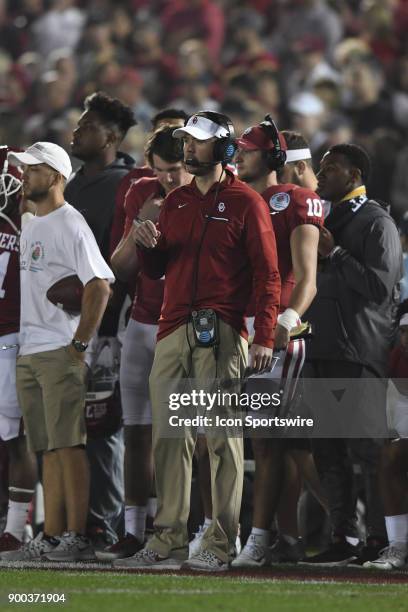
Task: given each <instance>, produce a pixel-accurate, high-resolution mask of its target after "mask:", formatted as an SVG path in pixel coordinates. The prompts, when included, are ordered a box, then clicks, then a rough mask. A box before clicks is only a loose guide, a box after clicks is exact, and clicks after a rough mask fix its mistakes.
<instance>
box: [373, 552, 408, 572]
mask: <svg viewBox="0 0 408 612" xmlns="http://www.w3.org/2000/svg"><path fill="white" fill-rule="evenodd" d="M406 557H407V551H406V550H402V549H401V548H398V547H397V546H388V547H387V548H383V549H382V550H381V551H380V556H379V557H378V559H375V561H366V562H365V563H364V565H363V567H365V568H370V569H380V570H392V569H397V568H399V567H404V565H405V559H406Z"/></svg>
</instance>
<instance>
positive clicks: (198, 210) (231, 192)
mask: <svg viewBox="0 0 408 612" xmlns="http://www.w3.org/2000/svg"><path fill="white" fill-rule="evenodd" d="M226 175H227V176H226V178H225V180H224V181H222V182H221V183H220V184H217V183H214V185H213V186H212V187H211V189H210V190H209V191H208V192H207V193H206V194H205V195H203V194H202V193H201V192H200V190H199V189H198V188H197V186H196V182H195V179H193V181H192V182H191V183H190V184H189V185H185V186H183V187H180V188H178V189H175V190H174V191H172V192H171V193H170V194H169V195H168V196H167V197H166V200H165V204H164V205H163V208H162V211H161V213H160V217H159V222H158V229H159V231H160V232H161V236H160V239H159V242H158V245H157V246H156V247H155V248H154V249H141V248H139V249H138V255H139V261H140V264H141V266H142V269H143V271H144V272H145V273H146V275H147V276H149V277H150V278H161V277H162V276H163V275H165V277H166V278H165V286H164V301H163V306H162V311H161V317H160V320H159V332H158V339H159V340H160V339H162V338H164V337H165V336H166V335H168V334H170V333H171V332H173V331H174V330H175V329H177V328H178V327H179V326H180V325H182V324H183V323H186V322H187V321H188V319H189V315H190V313H191V311H192V310H194V309H201V308H213V309H214V310H215V311H216V312H217V313H218V315H219V316H220V318H221V319H222V320H223V321H225V322H226V323H228V324H229V325H231V326H232V327H233V328H234V329H236V330H237V331H238V332H239V333H240V334H241V335H242V336H243V337H244V338H247V337H248V333H247V329H246V326H245V317H244V313H245V311H246V308H247V306H248V302H249V299H250V297H251V291H252V287H254V291H255V296H256V314H255V338H254V342H255V343H256V344H260V345H261V346H266V347H270V348H272V347H273V338H274V329H275V326H276V318H277V314H278V308H279V297H280V277H279V272H278V264H277V262H278V258H277V253H276V242H275V235H274V232H273V227H272V223H271V219H270V214H269V211H268V207H267V206H266V204H265V201H264V200H263V199H262V197H261V196H260V195H259V194H257V193H256V192H255V191H254V190H253V189H251V188H250V187H248V186H247V185H246V184H245V183H243V182H241V181H240V180H238V179H237V178H236V177H235V176H233V175H232V174H231V173H230V172H229V171H226ZM203 234H204V235H203ZM200 243H201V249H200V247H199V245H200ZM195 277H196V279H197V282H196V283H195V282H194V278H195ZM194 287H195V288H194Z"/></svg>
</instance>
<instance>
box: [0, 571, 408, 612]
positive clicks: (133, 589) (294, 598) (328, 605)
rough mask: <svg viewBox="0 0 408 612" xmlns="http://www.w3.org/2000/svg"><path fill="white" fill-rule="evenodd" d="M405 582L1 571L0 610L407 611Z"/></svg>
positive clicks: (123, 611) (162, 611)
mask: <svg viewBox="0 0 408 612" xmlns="http://www.w3.org/2000/svg"><path fill="white" fill-rule="evenodd" d="M10 592H18V593H52V592H54V593H64V594H65V596H66V598H67V603H65V605H62V604H44V603H43V604H33V603H31V604H29V603H27V604H8V603H7V602H8V594H9V593H10ZM407 595H408V590H407V586H406V585H404V584H398V585H397V584H384V585H378V584H351V583H343V584H340V583H329V584H328V583H323V584H322V583H320V584H319V583H317V582H309V583H299V582H294V581H287V580H286V581H275V580H265V579H249V578H248V579H243V578H238V577H237V578H229V577H228V578H227V577H225V578H222V577H220V578H213V577H207V576H197V577H195V576H163V575H140V574H127V575H126V574H114V573H109V574H98V573H94V572H92V573H80V572H52V571H49V572H48V571H47V572H46V571H33V570H19V571H1V572H0V610H2V611H3V610H15V609H16V608H18V609H26V610H47V609H48V610H50V609H52V610H54V611H55V610H56V607H57V608H61V609H66V610H75V612H90V611H91V612H94V611H95V612H114V611H116V610H117V611H119V612H128V611H129V612H130V611H132V612H145V611H146V612H147V611H148V612H195V611H197V612H199V611H205V612H207V611H208V612H216V611H220V612H221V611H222V612H224V611H227V612H229V611H230V610H231V611H234V612H235V611H239V612H254V611H258V610H260V611H261V612H269V610H274V611H276V612H292V611H293V612H326V611H329V610H330V612H331V611H333V612H340V611H341V612H362V611H367V612H385V611H388V610H392V612H406V610H407V609H408V598H407Z"/></svg>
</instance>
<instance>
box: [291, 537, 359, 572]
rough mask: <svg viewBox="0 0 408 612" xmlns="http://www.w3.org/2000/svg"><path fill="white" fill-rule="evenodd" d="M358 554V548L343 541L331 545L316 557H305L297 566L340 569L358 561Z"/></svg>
mask: <svg viewBox="0 0 408 612" xmlns="http://www.w3.org/2000/svg"><path fill="white" fill-rule="evenodd" d="M359 554H360V548H359V547H358V546H353V545H352V544H349V543H348V542H346V541H344V540H343V541H341V542H336V543H333V544H332V545H331V546H330V548H328V549H327V550H325V551H323V552H322V553H319V554H318V555H314V556H313V557H306V559H304V560H303V561H299V564H300V565H314V566H316V567H319V566H324V567H342V566H345V565H348V564H349V563H350V562H352V561H355V560H356V559H358V557H359Z"/></svg>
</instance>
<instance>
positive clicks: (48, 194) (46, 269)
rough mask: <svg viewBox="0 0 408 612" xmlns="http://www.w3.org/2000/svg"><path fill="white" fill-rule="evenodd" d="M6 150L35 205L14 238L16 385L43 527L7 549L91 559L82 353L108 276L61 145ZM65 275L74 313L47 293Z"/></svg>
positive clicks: (11, 556)
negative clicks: (79, 292)
mask: <svg viewBox="0 0 408 612" xmlns="http://www.w3.org/2000/svg"><path fill="white" fill-rule="evenodd" d="M10 159H11V161H12V162H13V163H16V164H19V165H23V166H24V173H23V189H24V194H25V196H26V197H27V198H29V199H30V200H31V201H33V202H35V204H36V206H37V214H36V216H35V217H33V219H31V221H30V222H29V223H27V224H26V225H25V226H24V229H23V231H22V234H21V239H20V278H21V322H20V350H19V357H18V359H17V391H18V397H19V401H20V406H21V409H22V412H23V417H24V423H25V427H26V431H27V439H28V445H29V448H31V450H33V451H35V452H41V453H42V455H43V486H44V506H45V523H44V533H40V534H39V535H38V536H37V537H36V538H35V539H34V540H33V541H32V542H30V543H29V544H27V545H26V546H24V547H23V548H22V549H20V550H19V551H13V552H9V553H4V558H7V559H8V560H26V559H35V558H40V557H41V558H47V559H48V560H53V561H77V560H90V559H94V558H95V555H94V551H93V549H92V546H91V545H90V543H89V541H88V539H87V538H86V537H85V535H84V534H85V525H86V518H87V512H88V502H89V466H88V461H87V456H86V452H85V442H86V429H85V419H84V403H85V391H86V389H85V375H86V365H85V361H84V357H85V350H86V348H87V344H88V342H89V340H90V339H91V338H92V336H93V335H94V333H95V331H96V329H97V327H98V325H99V323H100V321H101V319H102V315H103V313H104V311H105V308H106V304H107V301H108V298H109V282H113V280H114V277H113V274H112V272H111V270H110V269H109V267H108V266H107V264H106V263H105V260H104V259H103V257H102V255H101V253H100V251H99V248H98V246H97V244H96V242H95V239H94V237H93V234H92V232H91V230H90V228H89V226H88V225H87V223H86V221H85V219H84V218H83V216H82V215H81V214H80V213H79V212H77V211H76V210H75V209H74V208H73V207H72V206H71V205H70V204H68V203H67V202H65V201H64V195H63V193H64V187H65V182H66V180H67V179H68V177H69V175H70V174H71V162H70V159H69V157H68V155H67V153H66V152H65V151H64V150H63V149H62V148H61V147H59V146H58V145H55V144H52V143H48V142H39V143H36V144H34V145H32V146H31V147H29V148H28V149H27V151H26V152H24V153H16V154H10ZM72 275H77V276H78V277H79V279H80V280H81V282H82V284H83V286H84V291H83V297H82V306H81V312H80V315H78V316H75V315H72V314H69V313H67V312H65V311H64V310H62V309H60V308H57V307H56V306H55V305H54V304H53V303H52V302H50V301H49V300H48V298H47V290H48V289H49V288H50V287H51V286H52V285H54V284H55V283H56V282H57V281H59V280H61V279H62V278H65V277H67V276H72Z"/></svg>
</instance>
